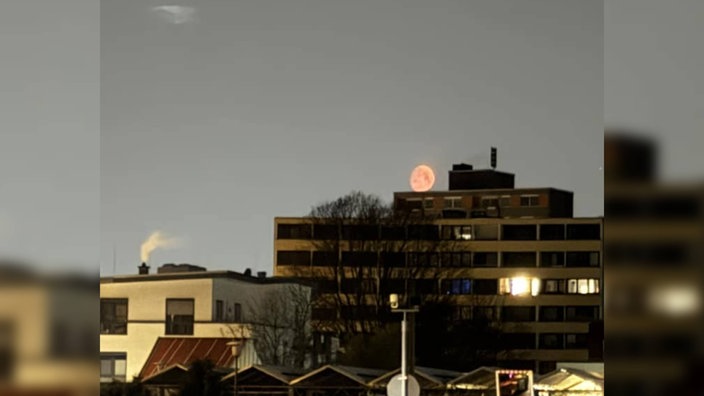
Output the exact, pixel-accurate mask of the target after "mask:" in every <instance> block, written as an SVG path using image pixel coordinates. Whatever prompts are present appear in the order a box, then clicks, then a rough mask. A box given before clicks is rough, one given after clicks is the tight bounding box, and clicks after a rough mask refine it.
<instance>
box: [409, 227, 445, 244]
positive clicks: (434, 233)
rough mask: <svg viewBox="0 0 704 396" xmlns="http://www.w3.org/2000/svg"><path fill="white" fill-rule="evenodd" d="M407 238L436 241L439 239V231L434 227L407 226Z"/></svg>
mask: <svg viewBox="0 0 704 396" xmlns="http://www.w3.org/2000/svg"><path fill="white" fill-rule="evenodd" d="M408 238H409V239H413V240H416V239H418V240H429V241H436V240H438V239H440V230H439V228H438V226H436V225H411V226H408Z"/></svg>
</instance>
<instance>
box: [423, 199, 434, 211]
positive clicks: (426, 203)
mask: <svg viewBox="0 0 704 396" xmlns="http://www.w3.org/2000/svg"><path fill="white" fill-rule="evenodd" d="M433 206H435V200H434V199H433V198H426V199H424V200H423V208H425V209H432V208H433Z"/></svg>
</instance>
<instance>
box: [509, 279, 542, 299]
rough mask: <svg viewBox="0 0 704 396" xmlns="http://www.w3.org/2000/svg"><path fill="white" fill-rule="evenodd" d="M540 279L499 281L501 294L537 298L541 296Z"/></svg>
mask: <svg viewBox="0 0 704 396" xmlns="http://www.w3.org/2000/svg"><path fill="white" fill-rule="evenodd" d="M540 283H541V282H540V279H538V278H526V277H514V278H501V279H499V294H510V295H512V296H527V295H532V296H537V295H538V294H540Z"/></svg>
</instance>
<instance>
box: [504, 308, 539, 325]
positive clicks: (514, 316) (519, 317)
mask: <svg viewBox="0 0 704 396" xmlns="http://www.w3.org/2000/svg"><path fill="white" fill-rule="evenodd" d="M501 319H503V320H504V321H506V322H533V321H535V307H503V308H502V309H501Z"/></svg>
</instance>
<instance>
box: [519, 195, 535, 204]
mask: <svg viewBox="0 0 704 396" xmlns="http://www.w3.org/2000/svg"><path fill="white" fill-rule="evenodd" d="M521 206H538V195H536V194H524V195H521Z"/></svg>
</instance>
